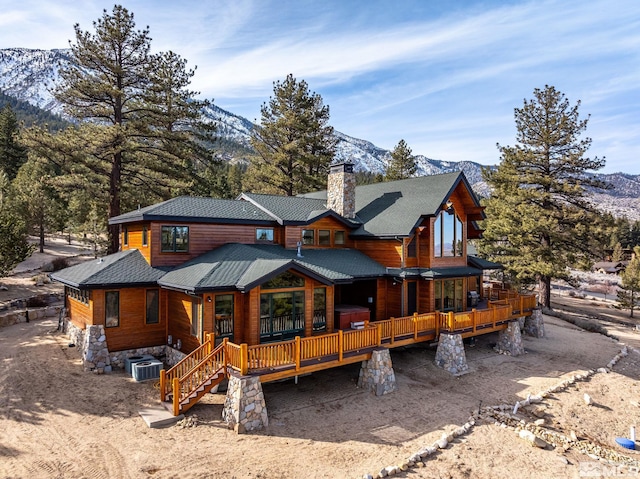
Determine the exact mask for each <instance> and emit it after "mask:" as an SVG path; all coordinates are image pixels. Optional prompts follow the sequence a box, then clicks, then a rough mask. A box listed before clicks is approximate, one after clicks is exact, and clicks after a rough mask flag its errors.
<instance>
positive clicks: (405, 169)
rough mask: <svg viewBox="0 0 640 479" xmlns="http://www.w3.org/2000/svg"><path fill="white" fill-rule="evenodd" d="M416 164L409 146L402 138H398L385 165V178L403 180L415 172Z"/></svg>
mask: <svg viewBox="0 0 640 479" xmlns="http://www.w3.org/2000/svg"><path fill="white" fill-rule="evenodd" d="M417 169H418V165H417V164H416V157H415V156H413V155H412V154H411V148H409V146H408V145H407V143H406V142H405V141H404V140H400V141H399V142H398V144H397V145H396V146H395V148H394V149H393V151H392V152H391V160H390V161H389V164H388V165H387V171H386V180H387V181H393V180H404V179H406V178H411V177H412V176H413V175H415V174H416V171H417Z"/></svg>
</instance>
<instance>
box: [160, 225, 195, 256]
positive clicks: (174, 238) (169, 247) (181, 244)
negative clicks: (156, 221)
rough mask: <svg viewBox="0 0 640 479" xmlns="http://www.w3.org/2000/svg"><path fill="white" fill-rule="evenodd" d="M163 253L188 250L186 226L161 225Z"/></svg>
mask: <svg viewBox="0 0 640 479" xmlns="http://www.w3.org/2000/svg"><path fill="white" fill-rule="evenodd" d="M161 251H162V252H163V253H186V252H188V251H189V227H188V226H163V227H162V246H161Z"/></svg>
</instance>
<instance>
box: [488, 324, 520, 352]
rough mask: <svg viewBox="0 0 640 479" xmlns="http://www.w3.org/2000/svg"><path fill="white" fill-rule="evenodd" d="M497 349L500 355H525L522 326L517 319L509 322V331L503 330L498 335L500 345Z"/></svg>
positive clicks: (497, 345)
mask: <svg viewBox="0 0 640 479" xmlns="http://www.w3.org/2000/svg"><path fill="white" fill-rule="evenodd" d="M495 349H496V351H498V352H499V353H508V354H510V355H511V356H520V355H521V354H524V346H523V345H522V335H521V334H520V324H519V323H518V320H517V319H516V320H513V321H509V324H508V326H507V329H503V330H502V331H500V332H499V333H498V344H496V348H495Z"/></svg>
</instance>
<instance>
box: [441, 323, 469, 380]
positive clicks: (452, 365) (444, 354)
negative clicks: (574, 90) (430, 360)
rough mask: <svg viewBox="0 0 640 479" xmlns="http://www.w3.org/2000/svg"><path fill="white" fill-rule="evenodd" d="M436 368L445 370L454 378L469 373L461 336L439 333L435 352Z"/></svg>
mask: <svg viewBox="0 0 640 479" xmlns="http://www.w3.org/2000/svg"><path fill="white" fill-rule="evenodd" d="M436 366H438V367H441V368H442V369H445V370H447V371H448V372H450V373H451V374H453V375H454V376H461V375H462V374H466V373H468V372H469V367H468V366H467V356H466V354H465V352H464V344H463V343H462V335H460V334H449V333H440V338H439V339H438V349H437V350H436Z"/></svg>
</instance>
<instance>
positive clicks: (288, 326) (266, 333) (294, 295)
mask: <svg viewBox="0 0 640 479" xmlns="http://www.w3.org/2000/svg"><path fill="white" fill-rule="evenodd" d="M303 333H304V291H287V292H281V293H262V294H261V295H260V339H261V340H265V341H273V340H282V339H289V338H293V337H295V336H299V335H301V334H303Z"/></svg>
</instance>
